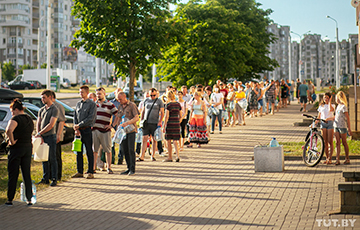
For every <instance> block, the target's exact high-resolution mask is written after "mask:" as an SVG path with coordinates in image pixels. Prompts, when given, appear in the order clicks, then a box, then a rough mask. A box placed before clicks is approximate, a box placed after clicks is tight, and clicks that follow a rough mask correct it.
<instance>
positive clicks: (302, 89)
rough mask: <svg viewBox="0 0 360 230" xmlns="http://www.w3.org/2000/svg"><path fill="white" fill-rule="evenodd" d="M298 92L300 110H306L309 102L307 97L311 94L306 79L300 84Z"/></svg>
mask: <svg viewBox="0 0 360 230" xmlns="http://www.w3.org/2000/svg"><path fill="white" fill-rule="evenodd" d="M298 94H299V97H300V105H301V108H300V112H301V111H303V110H304V112H306V103H307V97H308V95H309V87H308V85H307V84H306V80H304V81H303V84H301V85H300V86H299V90H298Z"/></svg>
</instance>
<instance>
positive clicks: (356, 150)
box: [279, 138, 360, 157]
mask: <svg viewBox="0 0 360 230" xmlns="http://www.w3.org/2000/svg"><path fill="white" fill-rule="evenodd" d="M347 143H348V145H349V153H350V157H351V155H360V141H355V140H350V138H348V139H347ZM279 144H280V145H283V146H284V155H285V156H302V153H303V150H302V146H303V145H305V142H280V143H279ZM335 146H336V143H335V141H334V155H333V156H335V155H336V150H335ZM340 155H345V151H344V146H343V145H341V154H340Z"/></svg>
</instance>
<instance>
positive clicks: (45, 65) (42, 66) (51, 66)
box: [40, 62, 53, 69]
mask: <svg viewBox="0 0 360 230" xmlns="http://www.w3.org/2000/svg"><path fill="white" fill-rule="evenodd" d="M46 67H47V63H46V62H44V63H42V64H41V66H40V69H46ZM50 68H53V65H50Z"/></svg>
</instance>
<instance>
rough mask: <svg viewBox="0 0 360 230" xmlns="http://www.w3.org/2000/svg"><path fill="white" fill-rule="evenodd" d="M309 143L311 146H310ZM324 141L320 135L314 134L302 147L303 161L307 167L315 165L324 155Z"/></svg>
mask: <svg viewBox="0 0 360 230" xmlns="http://www.w3.org/2000/svg"><path fill="white" fill-rule="evenodd" d="M310 143H311V146H310ZM324 150H325V149H324V139H323V137H322V136H321V135H320V133H314V135H313V136H312V137H311V138H309V139H308V140H307V141H306V143H305V146H304V150H303V160H304V162H305V164H306V166H308V167H314V166H315V165H317V164H318V163H319V162H320V160H321V158H322V157H323V155H324Z"/></svg>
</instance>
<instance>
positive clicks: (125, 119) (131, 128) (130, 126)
mask: <svg viewBox="0 0 360 230" xmlns="http://www.w3.org/2000/svg"><path fill="white" fill-rule="evenodd" d="M121 118H122V122H121V123H124V122H127V121H128V120H129V119H127V118H125V115H123V116H122V117H121ZM124 130H125V132H126V133H131V132H132V131H134V130H135V127H134V125H132V124H131V125H127V126H125V127H124Z"/></svg>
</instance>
